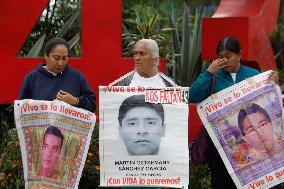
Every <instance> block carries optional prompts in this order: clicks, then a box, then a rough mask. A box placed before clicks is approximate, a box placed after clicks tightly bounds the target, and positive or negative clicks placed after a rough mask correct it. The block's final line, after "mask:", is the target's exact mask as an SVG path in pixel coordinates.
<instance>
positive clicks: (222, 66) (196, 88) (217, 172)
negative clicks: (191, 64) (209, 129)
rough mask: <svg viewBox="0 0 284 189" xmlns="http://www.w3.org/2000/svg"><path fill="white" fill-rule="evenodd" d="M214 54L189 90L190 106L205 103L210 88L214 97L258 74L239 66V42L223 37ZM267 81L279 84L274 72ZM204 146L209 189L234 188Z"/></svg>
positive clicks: (218, 159) (210, 148)
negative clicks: (215, 94) (211, 60)
mask: <svg viewBox="0 0 284 189" xmlns="http://www.w3.org/2000/svg"><path fill="white" fill-rule="evenodd" d="M216 54H217V55H218V56H219V58H218V59H216V60H213V62H212V63H211V64H210V65H209V67H208V69H207V70H205V71H204V72H203V73H202V74H200V75H199V77H198V78H197V80H196V81H195V82H194V83H193V84H192V86H191V87H190V89H189V101H190V102H197V103H199V102H201V101H203V100H205V99H206V98H208V97H209V96H210V95H211V89H212V88H213V93H216V92H219V91H221V90H223V89H225V88H228V87H230V86H232V85H234V84H235V83H238V82H241V81H243V80H244V79H246V78H249V77H252V76H255V75H257V74H259V72H258V71H257V70H254V69H252V68H249V67H247V66H244V65H242V64H241V58H242V50H241V45H240V43H239V41H238V40H236V39H234V38H233V37H225V38H223V39H222V40H220V41H219V43H218V45H217V48H216ZM213 77H215V83H214V86H211V85H212V79H213ZM270 79H272V80H274V81H275V82H276V83H278V80H279V76H278V73H277V72H273V74H271V76H270ZM207 143H208V145H207V146H208V156H209V167H210V170H211V177H212V178H211V185H212V188H213V189H220V188H230V189H231V188H236V186H235V184H234V182H233V180H232V178H231V177H230V175H229V173H228V172H227V170H226V167H225V165H224V163H223V161H222V159H221V157H220V155H219V153H218V151H217V149H216V148H215V146H214V144H213V142H212V140H211V139H210V138H209V137H208V138H207Z"/></svg>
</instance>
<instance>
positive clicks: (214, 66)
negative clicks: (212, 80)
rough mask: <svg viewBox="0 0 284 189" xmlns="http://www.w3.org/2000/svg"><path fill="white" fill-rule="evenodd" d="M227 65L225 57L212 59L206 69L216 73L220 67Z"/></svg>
mask: <svg viewBox="0 0 284 189" xmlns="http://www.w3.org/2000/svg"><path fill="white" fill-rule="evenodd" d="M226 65H227V58H222V59H220V58H218V59H216V60H213V62H212V63H211V64H210V65H209V67H208V69H207V70H208V71H209V72H210V73H212V74H216V73H217V71H218V70H219V69H221V68H224V67H225V66H226Z"/></svg>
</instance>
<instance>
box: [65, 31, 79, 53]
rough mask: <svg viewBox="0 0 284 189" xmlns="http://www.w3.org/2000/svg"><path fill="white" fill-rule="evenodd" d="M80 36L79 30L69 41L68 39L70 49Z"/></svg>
mask: <svg viewBox="0 0 284 189" xmlns="http://www.w3.org/2000/svg"><path fill="white" fill-rule="evenodd" d="M80 37H81V36H80V32H78V33H77V34H76V35H75V36H74V37H73V38H72V39H71V40H70V41H68V44H69V47H70V50H71V49H72V48H73V47H74V46H75V45H76V44H77V43H78V41H79V40H80Z"/></svg>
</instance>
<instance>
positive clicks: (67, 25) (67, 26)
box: [57, 10, 80, 37]
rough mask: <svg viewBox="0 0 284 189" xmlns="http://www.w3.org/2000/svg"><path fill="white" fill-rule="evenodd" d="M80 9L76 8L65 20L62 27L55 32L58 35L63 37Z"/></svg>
mask: <svg viewBox="0 0 284 189" xmlns="http://www.w3.org/2000/svg"><path fill="white" fill-rule="evenodd" d="M79 13H80V11H79V10H76V11H75V12H74V13H73V14H72V16H71V17H70V18H69V19H68V20H67V21H66V23H65V24H64V26H63V28H62V29H61V30H60V31H59V32H58V33H57V36H58V37H63V36H65V35H66V33H67V32H68V31H69V29H70V28H71V27H72V25H73V23H75V20H76V18H77V17H78V16H79Z"/></svg>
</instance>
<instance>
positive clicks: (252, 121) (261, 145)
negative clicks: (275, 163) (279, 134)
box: [243, 111, 275, 151]
mask: <svg viewBox="0 0 284 189" xmlns="http://www.w3.org/2000/svg"><path fill="white" fill-rule="evenodd" d="M243 131H244V134H245V140H246V141H247V143H249V144H250V145H251V146H252V147H253V148H254V149H256V150H265V151H271V150H272V149H273V148H274V144H275V137H274V135H273V125H272V123H271V122H270V121H269V120H268V119H267V117H266V116H265V115H264V114H263V113H262V112H259V111H257V112H255V113H252V114H248V115H247V116H246V118H245V119H244V121H243Z"/></svg>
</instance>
